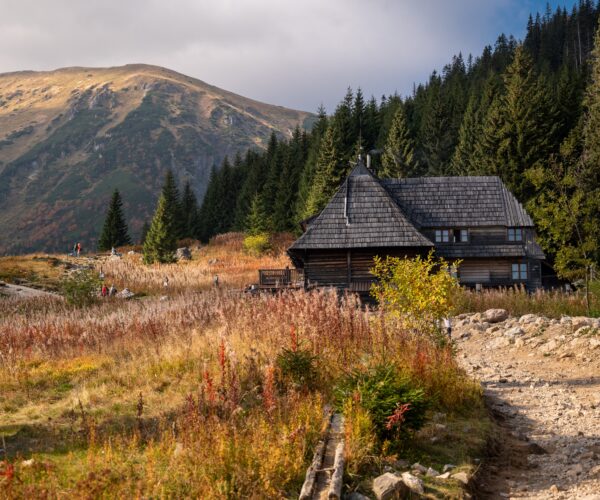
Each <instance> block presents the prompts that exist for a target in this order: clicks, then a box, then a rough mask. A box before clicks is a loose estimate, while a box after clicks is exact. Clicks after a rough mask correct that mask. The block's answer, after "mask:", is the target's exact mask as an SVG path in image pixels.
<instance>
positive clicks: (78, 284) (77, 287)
mask: <svg viewBox="0 0 600 500" xmlns="http://www.w3.org/2000/svg"><path fill="white" fill-rule="evenodd" d="M100 287H101V281H100V279H99V278H98V274H97V273H96V271H94V270H93V269H80V270H78V271H75V272H73V273H71V274H68V275H67V276H65V277H64V278H63V279H62V281H61V286H60V288H61V291H62V294H63V295H64V297H65V299H66V301H67V303H68V304H71V305H74V306H76V307H85V306H88V305H90V304H93V303H94V302H96V300H98V292H99V291H100Z"/></svg>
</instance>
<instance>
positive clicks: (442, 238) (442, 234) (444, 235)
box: [434, 229, 450, 243]
mask: <svg viewBox="0 0 600 500" xmlns="http://www.w3.org/2000/svg"><path fill="white" fill-rule="evenodd" d="M438 235H439V239H438ZM434 240H435V243H450V229H435V233H434Z"/></svg>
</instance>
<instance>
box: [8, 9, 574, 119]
mask: <svg viewBox="0 0 600 500" xmlns="http://www.w3.org/2000/svg"><path fill="white" fill-rule="evenodd" d="M574 1H575V0H563V1H550V2H549V3H550V5H551V7H552V8H553V10H555V9H556V7H557V6H559V5H560V6H566V7H567V8H568V9H569V10H570V9H571V6H572V5H573V3H574ZM545 6H546V1H545V0H544V1H537V0H452V1H449V0H301V1H298V0H51V1H50V0H0V47H2V50H0V73H1V72H9V71H20V70H50V69H56V68H60V67H65V66H90V67H98V66H100V67H104V66H119V65H123V64H128V63H146V64H156V65H159V66H164V67H167V68H169V69H173V70H175V71H179V72H181V73H184V74H186V75H189V76H192V77H195V78H199V79H200V80H203V81H205V82H207V83H210V84H212V85H216V86H218V87H221V88H223V89H226V90H230V91H232V92H236V93H238V94H241V95H244V96H246V97H251V98H253V99H257V100H260V101H264V102H268V103H271V104H278V105H281V106H286V107H290V108H296V109H302V110H306V111H315V110H316V109H317V108H318V106H319V105H320V104H323V105H324V106H325V108H326V109H327V111H328V112H332V111H333V110H334V108H335V106H336V104H337V103H338V102H339V101H340V100H341V98H342V97H343V95H344V94H345V92H346V88H347V87H348V86H350V87H352V88H353V89H356V88H357V87H359V86H360V87H361V88H362V90H363V93H364V94H365V95H367V96H370V95H375V96H376V97H378V98H379V97H380V96H381V95H382V94H386V95H387V94H391V93H393V92H395V91H398V92H399V93H400V94H402V95H406V94H408V93H410V92H411V91H412V87H413V83H415V82H416V83H420V82H424V81H426V80H427V78H428V76H429V75H430V73H431V71H432V70H434V69H437V70H440V69H441V68H442V67H443V66H444V64H446V63H448V62H449V61H450V60H451V58H452V56H453V55H454V54H458V53H459V52H462V53H463V55H465V56H466V55H468V54H469V53H472V54H473V55H474V56H476V55H479V54H480V53H481V51H482V49H483V47H484V46H485V45H488V44H492V45H493V43H494V41H495V40H496V38H497V36H498V35H499V34H500V33H502V32H504V33H506V34H513V35H514V36H515V37H516V38H517V39H520V38H522V37H523V36H524V34H525V26H526V23H527V18H528V16H529V13H530V12H533V13H535V12H536V11H540V12H543V11H544V10H545Z"/></svg>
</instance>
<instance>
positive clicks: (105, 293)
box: [102, 285, 108, 297]
mask: <svg viewBox="0 0 600 500" xmlns="http://www.w3.org/2000/svg"><path fill="white" fill-rule="evenodd" d="M107 296H108V287H107V286H106V285H102V297H107Z"/></svg>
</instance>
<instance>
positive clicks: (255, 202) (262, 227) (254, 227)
mask: <svg viewBox="0 0 600 500" xmlns="http://www.w3.org/2000/svg"><path fill="white" fill-rule="evenodd" d="M271 230H272V222H271V218H270V217H269V215H268V212H267V210H266V208H265V203H264V200H263V199H262V196H261V195H260V194H258V193H257V194H256V195H254V198H252V204H251V205H250V212H249V213H248V217H247V218H246V233H248V234H250V235H252V236H256V235H259V234H265V233H269V232H271Z"/></svg>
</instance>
